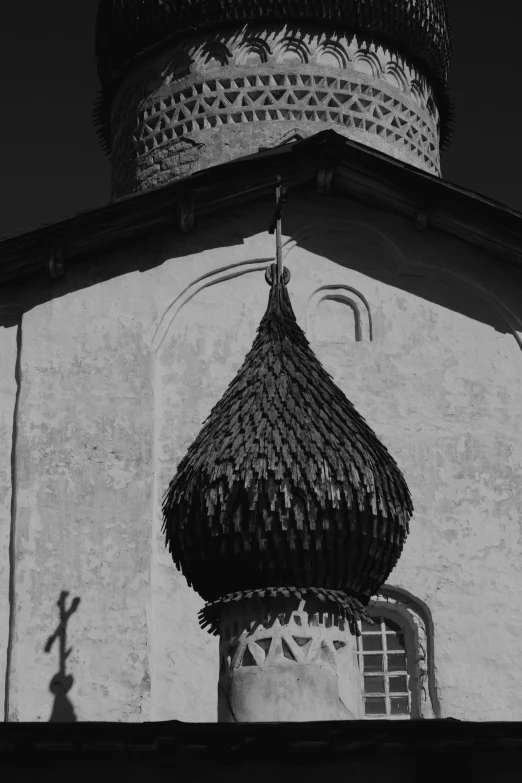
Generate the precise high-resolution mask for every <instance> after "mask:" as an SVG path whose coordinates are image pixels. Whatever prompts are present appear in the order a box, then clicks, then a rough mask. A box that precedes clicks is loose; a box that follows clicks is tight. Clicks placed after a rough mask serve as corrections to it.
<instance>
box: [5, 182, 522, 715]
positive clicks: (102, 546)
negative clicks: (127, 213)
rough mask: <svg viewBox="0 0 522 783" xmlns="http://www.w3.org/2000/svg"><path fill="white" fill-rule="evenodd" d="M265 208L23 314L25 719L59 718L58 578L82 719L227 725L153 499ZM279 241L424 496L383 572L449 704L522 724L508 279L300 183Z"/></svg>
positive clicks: (13, 696)
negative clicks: (52, 638) (410, 600)
mask: <svg viewBox="0 0 522 783" xmlns="http://www.w3.org/2000/svg"><path fill="white" fill-rule="evenodd" d="M270 213H271V205H270V204H268V202H267V203H266V204H265V203H260V204H254V205H250V206H245V207H244V208H243V209H242V210H236V211H235V212H234V213H233V214H230V213H229V214H228V215H227V216H226V219H225V217H224V216H223V215H220V216H216V217H214V218H207V219H205V220H204V221H201V223H200V224H199V225H198V226H197V227H196V230H195V231H194V233H193V234H192V235H190V236H188V237H184V238H181V237H180V236H179V235H178V234H175V233H172V234H165V235H162V236H161V237H157V238H155V239H152V240H151V241H148V242H143V243H138V244H135V245H134V246H133V248H132V249H129V250H128V251H120V252H119V258H118V261H117V263H118V264H119V272H118V274H116V272H115V273H114V274H115V275H116V276H114V277H113V278H112V279H106V280H105V282H99V283H98V284H96V285H92V284H91V285H89V286H87V287H86V285H85V284H84V285H82V283H81V280H80V278H78V282H77V284H76V288H75V290H73V287H72V286H71V290H69V291H68V292H67V291H64V292H63V293H62V294H60V295H59V296H58V292H57V294H56V296H55V298H54V299H52V300H51V301H49V302H46V303H43V304H41V305H39V306H36V307H34V308H33V309H32V310H31V311H30V312H28V313H27V314H26V315H25V317H24V331H23V334H24V340H23V347H22V371H23V372H22V378H23V384H22V389H21V398H20V411H19V448H18V454H17V503H18V513H17V518H16V572H15V591H16V603H15V643H14V647H13V663H12V671H11V680H10V682H11V689H10V690H11V692H10V703H11V713H10V719H11V720H48V719H49V713H50V711H51V709H52V705H53V695H52V694H51V693H50V692H49V682H50V680H51V678H52V677H53V675H54V674H55V673H56V671H57V655H58V652H57V648H56V647H54V648H53V650H52V651H51V653H50V654H46V653H45V652H44V650H43V648H44V645H45V642H46V640H47V637H48V636H49V634H51V633H52V632H53V631H54V629H55V627H56V625H57V620H58V615H57V607H56V601H57V600H58V598H59V595H60V592H61V591H62V590H64V589H65V590H69V591H70V596H69V600H70V599H72V598H73V597H75V596H79V597H80V598H81V603H80V605H79V606H78V608H77V611H76V612H75V613H74V614H73V615H72V616H71V619H70V621H69V623H68V644H70V645H71V646H72V647H73V652H72V654H71V656H70V658H69V660H68V662H67V667H68V668H67V671H68V673H70V674H72V676H74V680H75V683H74V686H73V687H72V689H71V691H70V692H69V694H68V695H69V698H70V701H71V703H72V704H73V705H74V709H75V711H76V714H77V716H78V718H79V719H80V720H124V721H125V720H163V719H173V718H177V719H181V720H188V721H212V720H215V719H216V707H217V693H216V688H217V664H218V660H217V658H218V655H217V652H218V648H217V640H216V639H214V638H212V637H209V636H208V635H207V634H205V633H203V632H202V631H201V630H200V629H199V627H198V624H197V611H198V610H199V608H200V607H201V606H202V601H201V600H200V599H199V597H198V596H197V595H196V594H195V593H194V592H193V591H192V590H191V589H189V588H188V587H187V585H186V584H185V581H184V579H183V578H182V577H181V576H180V574H178V573H177V572H176V571H175V568H174V566H173V564H172V562H171V560H170V559H169V556H168V554H167V553H166V552H165V550H164V547H163V537H162V535H161V530H160V527H161V497H162V495H163V492H164V491H165V489H166V487H167V485H168V481H169V480H170V478H171V476H172V475H173V473H174V471H175V467H176V464H177V462H178V461H179V460H180V459H181V457H182V456H183V454H184V452H185V450H186V448H187V447H188V445H189V444H190V442H191V440H192V439H193V438H194V437H195V435H196V434H197V432H198V430H199V428H200V426H201V424H202V422H203V420H204V419H205V418H206V416H207V415H208V413H209V412H210V409H211V407H212V406H213V405H214V404H215V402H217V400H218V399H219V397H220V396H221V394H222V393H223V391H224V390H225V388H226V386H227V384H228V383H229V382H230V380H231V379H232V378H233V376H234V374H235V373H236V371H237V369H238V368H239V366H240V364H241V362H242V360H243V358H244V355H245V353H246V352H247V350H248V349H249V348H250V346H251V344H252V340H253V338H254V336H255V331H256V328H257V325H258V323H259V321H260V318H261V317H262V314H263V312H264V309H265V306H266V302H267V298H268V287H267V285H266V283H265V282H264V276H263V271H264V269H265V267H266V266H267V264H268V260H267V259H269V258H270V257H271V256H272V255H273V238H272V237H270V236H269V235H268V234H267V232H266V230H265V228H266V223H267V216H269V215H270ZM303 227H304V228H303ZM284 233H285V235H286V237H288V238H289V239H288V242H287V247H286V250H287V256H286V260H285V264H286V266H287V267H288V268H289V269H290V270H291V273H292V280H291V282H290V285H289V291H290V295H291V298H292V302H293V306H294V310H295V312H296V317H297V319H298V322H299V323H300V324H301V325H302V326H303V328H305V329H306V330H307V333H308V336H309V339H310V340H311V343H312V346H313V347H314V349H315V350H316V352H317V355H318V356H319V358H320V359H321V360H322V361H323V363H324V364H325V366H326V368H327V369H328V370H329V371H330V372H331V374H332V375H333V377H334V380H335V381H336V383H338V385H339V386H340V387H341V388H342V389H343V390H344V391H345V393H346V394H347V396H348V397H349V399H350V400H351V401H352V402H353V403H354V404H355V406H356V407H357V409H358V410H359V411H360V413H361V414H362V415H363V416H364V417H365V418H366V419H367V421H368V423H369V424H370V425H371V426H372V427H373V428H374V430H375V431H376V433H377V434H378V435H379V437H380V438H381V439H382V440H383V442H384V443H385V444H386V446H387V447H388V448H389V450H390V452H391V453H392V455H393V456H394V457H395V459H396V460H397V462H398V463H399V465H400V467H401V469H402V470H403V472H404V474H405V476H406V479H407V481H408V483H409V485H410V488H411V491H412V495H413V500H414V504H415V514H414V517H413V519H412V522H411V535H410V537H409V539H408V540H407V543H406V547H405V550H404V554H403V556H402V558H401V561H400V562H399V565H398V566H397V568H396V570H395V572H394V573H393V574H392V576H391V578H390V580H389V581H390V583H391V584H394V585H398V586H401V587H403V588H405V589H406V590H408V591H410V592H411V593H413V594H415V595H417V596H418V597H419V598H420V599H422V600H423V601H425V602H426V603H427V604H428V606H429V607H430V609H431V611H432V613H433V619H434V623H435V664H436V671H437V680H438V686H439V696H440V699H441V705H442V716H443V717H446V716H452V717H455V718H460V719H468V720H519V719H520V717H521V715H522V696H521V693H522V674H520V669H519V667H518V665H517V664H518V658H519V656H520V653H521V643H520V638H519V632H518V629H519V627H520V624H521V622H522V610H521V609H520V608H519V606H518V603H517V600H516V599H517V596H518V593H519V592H520V589H521V587H522V574H521V567H520V565H519V563H520V554H521V541H520V532H521V528H520V514H519V511H518V509H519V508H520V507H521V501H522V497H521V495H522V490H521V489H520V487H519V482H518V481H517V476H518V475H519V473H520V470H521V468H522V446H521V445H520V443H521V438H520V435H521V433H522V414H521V413H520V404H519V388H520V382H521V378H522V353H521V350H520V347H519V345H518V344H517V340H516V337H515V336H514V335H513V332H512V331H511V330H510V326H508V322H509V323H511V324H512V325H516V309H517V307H518V300H520V286H518V288H517V283H516V279H517V278H516V276H515V274H516V272H512V273H510V272H509V270H508V269H507V268H505V267H503V266H501V265H500V264H499V262H498V261H496V260H495V259H489V258H488V257H487V256H486V255H485V254H482V253H481V252H479V251H478V250H475V249H471V248H468V247H467V246H466V245H465V243H463V242H458V241H456V240H452V239H451V238H449V237H446V236H443V235H441V234H438V233H437V232H435V231H431V230H430V231H427V232H426V233H418V232H416V231H415V230H414V228H413V227H412V226H411V225H410V224H409V223H407V222H406V221H403V220H401V219H399V218H396V217H393V216H389V215H386V214H384V213H379V212H373V211H369V210H368V209H367V208H363V207H358V206H357V205H356V204H353V203H351V202H348V201H346V200H344V199H340V198H339V199H336V198H331V199H321V198H318V197H315V196H309V197H308V198H307V197H304V196H297V195H295V194H292V195H290V196H289V199H288V205H287V208H286V216H285V225H284ZM263 258H264V259H265V260H264V261H257V260H256V259H263ZM97 261H99V266H100V268H102V267H103V268H108V267H110V265H111V263H112V261H111V257H110V256H107V257H106V258H105V259H102V260H101V261H100V260H99V259H98V260H96V262H97ZM102 261H103V263H102ZM96 262H95V261H94V260H93V263H96ZM141 262H143V263H142V267H143V266H148V267H149V268H148V270H147V271H142V272H140V271H129V269H130V268H131V267H134V268H135V267H136V266H140V263H141ZM114 263H116V262H114ZM126 265H127V266H126ZM226 266H227V267H230V266H232V268H229V269H227V270H224V269H223V268H224V267H226ZM220 270H221V271H220ZM86 274H87V273H86ZM204 275H206V276H207V277H205V278H204V279H201V280H200V278H202V276H204ZM105 276H106V277H109V275H108V274H106V275H105ZM198 280H200V281H199V282H198ZM203 286H205V287H204V288H203ZM324 286H334V288H324ZM199 289H201V290H199ZM324 297H330V298H326V299H325V298H324ZM370 337H371V338H372V339H370ZM357 338H360V339H357Z"/></svg>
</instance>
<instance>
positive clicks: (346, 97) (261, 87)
mask: <svg viewBox="0 0 522 783" xmlns="http://www.w3.org/2000/svg"><path fill="white" fill-rule="evenodd" d="M439 124H440V121H439V114H438V110H437V106H436V102H435V100H434V94H433V91H432V89H431V86H430V85H429V83H428V82H427V80H426V79H425V78H424V77H423V76H422V74H420V73H419V72H418V71H417V70H416V69H415V68H413V67H412V66H411V65H409V64H408V63H407V62H405V61H404V60H403V59H402V58H401V57H400V56H399V55H398V54H397V53H394V52H392V51H390V50H386V49H383V47H382V46H379V45H377V44H374V43H372V42H371V41H369V40H362V39H357V38H356V37H354V36H351V37H350V36H345V35H342V34H340V33H339V34H332V32H328V33H325V32H321V31H320V30H319V31H317V30H314V31H312V30H308V29H307V30H303V31H301V34H300V35H299V36H296V35H289V34H288V31H287V29H286V28H285V27H284V26H280V27H271V28H263V29H257V28H253V27H251V26H249V27H247V28H242V29H241V30H237V29H236V30H228V31H225V32H223V33H221V34H217V35H216V36H215V37H213V39H212V40H211V41H209V40H207V39H205V38H204V37H202V36H201V35H200V36H199V37H198V36H195V37H192V38H190V39H187V40H186V41H184V42H183V43H180V44H176V45H171V46H170V47H167V48H166V49H165V50H164V51H163V53H162V54H161V56H160V55H156V57H155V58H152V59H151V60H150V61H147V63H146V66H143V69H142V71H140V72H139V73H134V74H133V75H132V77H129V79H128V80H127V81H126V82H124V84H123V85H122V87H121V89H120V91H119V93H118V95H117V97H116V100H115V102H114V106H113V112H112V134H113V142H112V147H113V150H114V153H113V192H114V195H115V196H121V195H125V194H127V193H129V192H132V191H134V190H137V189H146V188H149V187H152V186H155V185H161V184H163V183H165V182H167V181H169V180H170V179H175V178H178V177H181V176H185V175H187V174H190V173H192V172H194V171H198V170H199V169H201V168H206V167H208V166H212V165H216V164H218V163H221V162H224V161H226V160H230V159H232V158H235V157H241V156H242V155H249V154H252V153H254V152H257V151H258V150H259V149H263V148H264V147H269V146H274V145H275V144H278V143H284V142H285V140H286V139H287V137H295V134H296V133H297V134H299V135H301V136H303V135H304V136H306V135H310V134H312V133H315V132H317V131H319V130H323V129H324V128H325V127H331V128H334V129H336V130H337V131H338V132H340V133H341V134H343V135H345V136H347V137H349V138H353V139H354V140H356V141H359V142H361V143H364V144H368V145H369V146H372V147H374V148H376V149H378V150H380V151H382V152H386V153H388V154H390V155H393V156H394V157H396V158H399V159H402V160H404V161H406V162H408V163H410V164H411V165H414V166H417V167H419V168H422V169H424V170H425V171H428V172H429V173H432V174H435V175H439V174H440V164H439Z"/></svg>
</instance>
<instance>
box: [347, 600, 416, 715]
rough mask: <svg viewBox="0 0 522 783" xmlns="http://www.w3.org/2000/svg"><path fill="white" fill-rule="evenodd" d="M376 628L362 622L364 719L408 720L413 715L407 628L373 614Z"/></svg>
mask: <svg viewBox="0 0 522 783" xmlns="http://www.w3.org/2000/svg"><path fill="white" fill-rule="evenodd" d="M370 616H371V618H372V620H373V621H374V625H371V624H370V623H367V622H362V623H359V628H360V630H361V636H360V637H358V640H357V647H358V657H359V666H360V670H361V675H362V678H363V683H364V690H363V694H364V717H365V718H379V719H381V720H382V719H384V718H386V719H393V720H408V719H410V718H411V714H412V694H411V686H412V683H411V681H410V680H411V675H410V671H409V669H410V670H411V665H409V664H411V660H408V659H409V658H410V659H411V657H412V650H409V649H407V648H408V646H409V645H408V644H407V639H406V634H405V629H404V628H402V627H401V626H400V625H398V624H397V623H396V622H394V621H392V620H391V619H390V618H389V617H387V616H385V615H381V614H379V615H377V614H373V613H370Z"/></svg>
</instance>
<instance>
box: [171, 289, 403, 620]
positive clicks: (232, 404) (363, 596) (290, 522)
mask: <svg viewBox="0 0 522 783" xmlns="http://www.w3.org/2000/svg"><path fill="white" fill-rule="evenodd" d="M412 510H413V508H412V503H411V498H410V493H409V491H408V487H407V485H406V481H405V480H404V477H403V475H402V473H401V472H400V470H399V468H398V467H397V465H396V463H395V461H394V460H393V458H392V457H391V456H390V454H389V453H388V451H387V449H386V448H385V446H384V445H383V444H382V443H381V442H380V441H379V439H378V438H377V436H376V435H375V433H374V432H373V430H372V429H371V428H370V427H369V426H368V424H367V423H366V422H365V420H364V419H363V418H362V416H361V415H360V414H359V413H358V412H357V411H356V410H355V408H354V406H353V405H352V403H351V402H350V401H349V400H348V399H347V398H346V396H345V395H344V393H343V392H342V391H341V390H340V389H339V388H338V387H337V386H336V385H335V383H334V381H333V379H332V377H331V376H330V375H329V374H328V373H327V372H326V370H325V369H324V367H323V366H322V364H321V363H320V361H319V360H318V359H317V357H316V356H315V354H314V353H313V351H312V349H311V347H310V345H309V343H308V340H307V338H306V336H305V334H304V332H303V331H302V329H301V328H300V327H299V325H298V324H297V321H296V318H295V315H294V312H293V310H292V305H291V302H290V297H289V294H288V290H287V287H286V285H285V282H283V279H282V278H281V279H279V280H278V279H277V276H275V280H273V281H272V285H271V289H270V295H269V303H268V307H267V310H266V313H265V315H264V317H263V319H262V321H261V324H260V326H259V329H258V333H257V336H256V338H255V340H254V344H253V346H252V348H251V350H250V351H249V353H248V354H247V356H246V358H245V360H244V362H243V365H242V366H241V368H240V370H239V371H238V373H237V375H236V377H235V378H234V379H233V380H232V382H231V383H230V385H229V387H228V389H227V390H226V392H225V393H224V395H223V397H222V398H221V399H220V400H219V402H218V403H217V404H216V405H215V406H214V408H213V409H212V411H211V413H210V415H209V417H208V418H207V420H206V422H205V423H204V425H203V427H202V429H201V431H200V433H199V435H198V436H197V437H196V439H195V441H194V442H193V444H192V445H191V446H190V448H189V449H188V452H187V454H186V455H185V457H183V459H182V460H181V462H180V463H179V466H178V470H177V473H176V475H175V476H174V478H173V480H172V481H171V483H170V486H169V488H168V490H167V492H166V494H165V498H164V504H163V514H164V526H163V530H164V531H165V534H166V545H167V546H168V547H169V551H170V552H171V554H172V557H173V560H174V562H175V564H176V565H177V567H178V568H179V569H181V571H182V572H183V574H184V575H185V577H186V579H187V581H188V583H189V585H191V586H193V587H194V588H195V590H196V591H197V592H198V593H199V594H200V595H201V596H202V597H203V598H204V599H205V600H206V601H208V602H212V601H217V600H218V599H220V598H221V597H222V596H225V595H227V594H232V593H235V592H239V591H245V590H254V589H256V590H257V589H264V588H268V587H270V588H274V589H276V588H279V587H285V586H294V587H295V588H308V587H310V588H312V587H313V588H321V589H323V588H325V589H332V590H338V591H343V593H344V594H348V595H351V596H353V597H354V598H355V599H357V600H359V601H360V602H361V603H362V604H363V605H365V604H367V603H368V601H369V599H370V597H371V596H372V595H374V594H375V593H376V592H377V591H378V589H379V588H380V586H381V585H382V584H383V582H384V581H385V580H386V579H387V577H388V575H389V574H390V572H391V570H392V569H393V567H394V566H395V563H396V562H397V560H398V558H399V556H400V553H401V551H402V548H403V544H404V541H405V538H406V535H407V533H408V530H409V527H408V523H409V518H410V516H411V513H412ZM319 539H320V541H321V547H320V548H319V546H318V545H317V543H316V541H318V540H319ZM305 543H306V545H305ZM325 561H326V563H327V564H328V567H325Z"/></svg>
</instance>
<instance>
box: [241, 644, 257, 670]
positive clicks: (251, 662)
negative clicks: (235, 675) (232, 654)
mask: <svg viewBox="0 0 522 783" xmlns="http://www.w3.org/2000/svg"><path fill="white" fill-rule="evenodd" d="M241 666H257V661H256V659H255V658H254V656H253V655H252V653H251V651H250V648H249V647H248V645H247V647H246V648H245V652H244V653H243V659H242V661H241Z"/></svg>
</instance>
